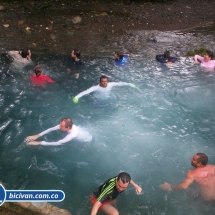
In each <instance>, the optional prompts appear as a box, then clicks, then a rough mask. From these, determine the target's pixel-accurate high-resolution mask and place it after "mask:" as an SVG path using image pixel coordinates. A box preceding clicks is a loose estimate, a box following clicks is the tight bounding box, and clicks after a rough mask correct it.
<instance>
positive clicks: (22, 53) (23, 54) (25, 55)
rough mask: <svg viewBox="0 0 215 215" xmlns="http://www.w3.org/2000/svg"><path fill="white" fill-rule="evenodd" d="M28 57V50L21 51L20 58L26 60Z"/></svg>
mask: <svg viewBox="0 0 215 215" xmlns="http://www.w3.org/2000/svg"><path fill="white" fill-rule="evenodd" d="M28 55H29V52H28V49H22V52H21V56H22V57H23V58H26V57H27V56H28Z"/></svg>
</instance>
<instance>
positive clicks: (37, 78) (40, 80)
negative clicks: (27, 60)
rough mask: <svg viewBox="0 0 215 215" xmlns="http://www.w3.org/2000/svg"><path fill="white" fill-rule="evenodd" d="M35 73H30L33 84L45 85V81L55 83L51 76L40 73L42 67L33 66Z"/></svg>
mask: <svg viewBox="0 0 215 215" xmlns="http://www.w3.org/2000/svg"><path fill="white" fill-rule="evenodd" d="M34 72H35V75H31V76H30V78H31V81H32V84H33V85H34V86H45V85H46V83H47V82H49V83H55V82H54V81H53V80H52V79H51V78H49V77H48V76H46V75H42V72H43V70H42V68H41V67H40V66H35V68H34Z"/></svg>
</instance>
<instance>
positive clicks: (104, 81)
mask: <svg viewBox="0 0 215 215" xmlns="http://www.w3.org/2000/svg"><path fill="white" fill-rule="evenodd" d="M115 86H130V87H133V88H135V85H134V84H132V83H126V82H109V83H108V78H107V76H105V75H102V76H101V77H100V83H99V84H98V85H96V86H93V87H90V88H89V89H87V90H85V91H83V92H81V93H79V94H78V95H76V96H75V97H74V98H73V102H74V103H78V100H79V98H81V97H82V96H84V95H87V94H89V93H92V92H94V91H97V92H99V93H100V94H101V96H102V97H103V99H105V98H107V97H108V95H109V92H110V91H111V89H112V88H113V87H115ZM102 97H100V98H102Z"/></svg>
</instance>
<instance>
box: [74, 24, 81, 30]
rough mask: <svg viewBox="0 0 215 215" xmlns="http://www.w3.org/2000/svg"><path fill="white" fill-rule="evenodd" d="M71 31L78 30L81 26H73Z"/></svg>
mask: <svg viewBox="0 0 215 215" xmlns="http://www.w3.org/2000/svg"><path fill="white" fill-rule="evenodd" d="M73 29H75V30H79V29H81V26H80V25H75V26H73Z"/></svg>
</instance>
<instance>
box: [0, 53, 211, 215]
mask: <svg viewBox="0 0 215 215" xmlns="http://www.w3.org/2000/svg"><path fill="white" fill-rule="evenodd" d="M33 61H34V63H35V64H36V63H37V62H38V63H39V64H40V65H41V66H42V68H43V69H44V74H46V75H48V76H50V77H51V78H52V79H54V80H56V84H52V85H51V84H50V85H48V86H47V88H46V89H44V88H35V87H33V86H32V85H31V83H30V80H29V76H30V75H31V74H32V73H33V66H27V67H25V68H23V69H21V70H19V71H12V70H11V69H10V68H9V63H10V62H9V60H7V59H6V57H2V58H1V68H0V72H1V80H0V107H1V113H0V114H1V118H0V134H1V136H0V138H1V145H0V155H1V157H0V160H1V165H0V175H1V181H3V183H4V184H5V185H6V187H7V188H8V189H27V190H29V189H34V190H35V189H44V190H47V189H57V190H58V189H60V190H63V191H64V192H65V194H66V198H65V200H64V201H63V202H60V203H55V205H56V206H58V207H62V208H65V209H67V210H69V211H70V212H71V213H72V214H75V215H76V214H80V215H83V214H89V213H90V209H91V203H90V202H89V197H90V194H91V193H92V192H93V191H94V189H95V188H97V187H98V186H99V185H100V184H102V183H103V182H104V181H105V180H107V179H108V178H110V177H112V176H115V175H117V174H118V173H119V172H120V171H126V172H129V173H130V174H131V176H132V179H133V180H134V181H135V182H136V183H138V184H139V185H140V186H141V187H142V188H143V194H141V195H136V194H135V191H134V189H133V187H129V188H128V190H127V191H126V192H124V193H123V194H122V195H121V196H120V197H119V198H118V200H117V208H118V209H119V211H120V214H126V215H139V214H141V215H143V214H147V215H151V214H156V215H161V214H162V215H172V214H180V215H182V214H190V215H209V214H210V215H211V214H213V213H214V210H215V205H214V204H210V203H205V202H203V201H202V200H201V199H200V198H197V197H195V196H193V194H192V192H189V191H173V192H166V191H163V190H161V189H160V188H159V185H160V184H162V183H164V182H165V181H168V182H170V183H172V184H177V183H180V182H181V181H182V180H183V179H184V178H185V175H186V172H187V171H188V170H189V169H191V168H192V167H191V165H190V159H191V157H192V156H193V155H194V154H195V153H197V152H203V153H206V154H207V155H208V157H209V161H210V163H215V155H214V146H215V144H214V139H215V135H214V129H215V123H214V122H215V114H214V107H215V96H214V90H215V75H214V74H213V73H208V72H205V71H204V70H203V69H202V68H200V67H199V66H198V65H193V62H192V61H191V60H190V59H187V58H180V59H179V61H178V62H177V63H176V64H175V65H174V66H171V67H168V66H166V65H163V64H160V63H158V62H156V61H154V60H153V59H147V60H146V59H144V58H143V57H142V56H139V55H137V56H132V57H131V59H130V64H129V65H128V66H116V65H114V61H113V59H112V58H95V59H92V58H87V57H86V58H85V65H83V66H75V65H72V64H71V62H70V61H69V60H68V57H65V56H33ZM76 73H80V77H79V79H76V78H75V74H76ZM101 75H107V76H108V78H109V81H114V82H117V81H124V82H130V83H133V84H135V85H136V88H131V87H129V86H123V87H115V88H113V90H112V91H111V94H110V98H109V99H108V100H105V101H104V100H102V99H98V98H96V97H95V96H94V94H93V93H92V94H90V95H86V96H84V97H82V98H80V99H79V103H78V104H74V103H73V102H72V100H71V99H72V98H73V97H74V96H75V95H77V94H78V93H79V92H81V91H83V90H85V89H87V88H89V87H91V86H93V85H97V84H98V81H99V77H100V76H101ZM64 117H71V118H72V119H73V121H74V124H76V125H79V126H82V127H84V128H86V129H87V130H88V131H89V132H90V133H91V135H92V136H93V140H92V141H91V142H87V143H86V142H80V141H78V140H72V141H70V142H68V143H65V144H63V145H62V146H50V147H49V146H27V145H26V144H25V142H24V139H25V137H26V136H29V135H34V134H37V133H40V132H41V131H43V130H45V129H47V128H50V127H53V126H55V125H57V124H58V123H59V121H60V120H61V118H64ZM63 136H64V134H63V133H61V132H52V133H50V134H48V135H46V136H44V137H42V138H41V139H43V140H46V141H52V140H58V139H60V138H62V137H63ZM192 188H193V189H195V186H192Z"/></svg>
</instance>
